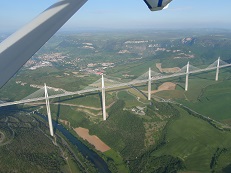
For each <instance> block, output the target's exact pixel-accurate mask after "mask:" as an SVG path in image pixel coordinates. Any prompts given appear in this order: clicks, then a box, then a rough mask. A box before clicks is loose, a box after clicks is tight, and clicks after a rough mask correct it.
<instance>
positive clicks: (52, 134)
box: [44, 84, 54, 136]
mask: <svg viewBox="0 0 231 173" xmlns="http://www.w3.org/2000/svg"><path fill="white" fill-rule="evenodd" d="M44 90H45V99H46V107H47V116H48V123H49V128H50V135H51V136H54V131H53V124H52V118H51V109H50V102H49V98H48V92H47V86H46V84H44Z"/></svg>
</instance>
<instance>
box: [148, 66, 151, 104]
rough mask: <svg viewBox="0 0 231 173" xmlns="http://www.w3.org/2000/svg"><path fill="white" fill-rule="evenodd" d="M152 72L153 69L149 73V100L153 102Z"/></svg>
mask: <svg viewBox="0 0 231 173" xmlns="http://www.w3.org/2000/svg"><path fill="white" fill-rule="evenodd" d="M151 92H152V71H151V68H149V71H148V100H151V97H152V93H151Z"/></svg>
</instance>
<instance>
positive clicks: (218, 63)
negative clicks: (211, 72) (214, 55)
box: [215, 57, 221, 81]
mask: <svg viewBox="0 0 231 173" xmlns="http://www.w3.org/2000/svg"><path fill="white" fill-rule="evenodd" d="M220 59H221V58H220V57H219V58H218V60H217V71H216V79H215V80H216V81H218V77H219V68H220Z"/></svg>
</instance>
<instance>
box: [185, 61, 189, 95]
mask: <svg viewBox="0 0 231 173" xmlns="http://www.w3.org/2000/svg"><path fill="white" fill-rule="evenodd" d="M188 77H189V62H188V64H187V71H186V80H185V91H188Z"/></svg>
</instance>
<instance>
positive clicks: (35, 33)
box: [0, 0, 172, 88]
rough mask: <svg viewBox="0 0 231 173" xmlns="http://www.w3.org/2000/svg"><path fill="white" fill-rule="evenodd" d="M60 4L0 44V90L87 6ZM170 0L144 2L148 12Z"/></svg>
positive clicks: (66, 0)
mask: <svg viewBox="0 0 231 173" xmlns="http://www.w3.org/2000/svg"><path fill="white" fill-rule="evenodd" d="M87 1H88V0H60V1H59V2H57V3H55V4H54V5H52V6H51V7H49V8H48V9H47V10H45V11H44V12H43V13H41V14H40V15H39V16H38V17H37V18H35V19H34V20H32V21H31V22H30V23H29V24H28V25H26V26H25V27H23V28H22V29H20V30H19V31H17V32H15V33H14V34H13V35H11V36H10V37H8V38H7V39H6V40H4V41H3V42H2V43H0V88H1V87H2V86H3V85H4V84H5V83H6V82H7V81H8V80H9V79H10V78H11V77H12V76H13V75H14V74H15V73H17V71H18V70H19V69H20V68H21V67H22V66H23V65H24V64H25V63H26V62H27V61H28V60H29V59H30V58H31V57H32V56H33V55H34V54H35V53H36V52H37V51H38V50H39V49H40V48H41V47H42V46H43V45H44V44H45V43H46V42H47V41H48V40H49V39H50V38H51V37H52V36H53V35H54V34H55V33H56V32H57V31H58V30H59V29H60V28H61V27H62V26H63V25H64V24H65V23H66V22H67V21H68V20H69V19H70V18H71V17H72V16H73V15H74V14H75V13H76V12H77V11H78V10H79V9H80V8H81V7H82V6H83V5H84V4H85V3H86V2H87ZM171 1H172V0H144V2H145V3H146V4H147V5H148V7H149V9H150V10H152V11H157V10H162V9H163V8H164V7H166V6H167V5H168V4H169V3H170V2H171Z"/></svg>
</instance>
